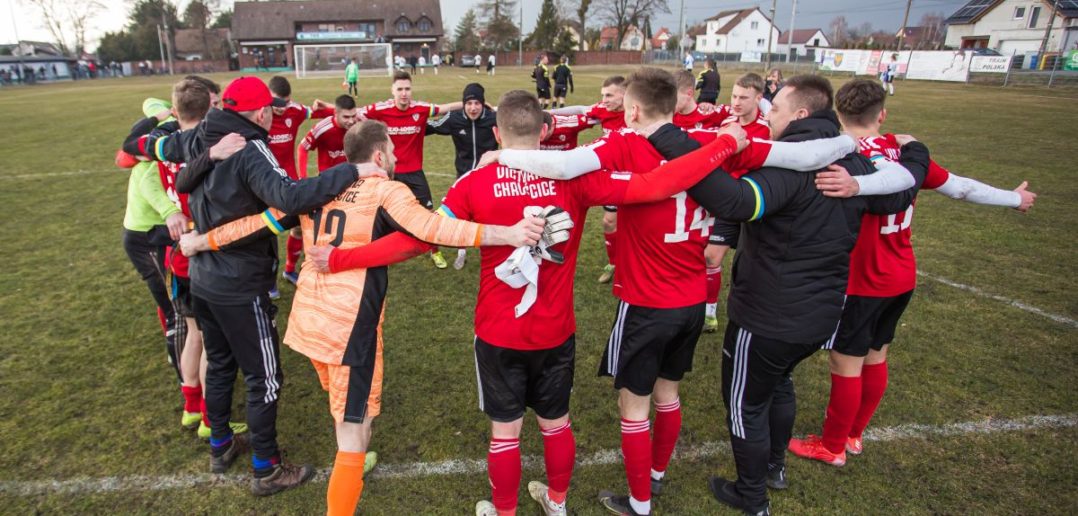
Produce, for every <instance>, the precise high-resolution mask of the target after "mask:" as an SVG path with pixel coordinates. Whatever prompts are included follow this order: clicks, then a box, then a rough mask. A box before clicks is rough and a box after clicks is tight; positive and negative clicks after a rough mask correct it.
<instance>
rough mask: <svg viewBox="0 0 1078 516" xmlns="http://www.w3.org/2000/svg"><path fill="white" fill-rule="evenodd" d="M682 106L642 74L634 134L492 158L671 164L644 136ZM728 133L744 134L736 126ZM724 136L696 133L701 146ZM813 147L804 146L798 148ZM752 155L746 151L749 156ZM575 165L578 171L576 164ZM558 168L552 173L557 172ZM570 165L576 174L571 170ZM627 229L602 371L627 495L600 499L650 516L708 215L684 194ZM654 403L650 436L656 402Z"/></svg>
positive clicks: (673, 425) (738, 164)
mask: <svg viewBox="0 0 1078 516" xmlns="http://www.w3.org/2000/svg"><path fill="white" fill-rule="evenodd" d="M676 103H677V83H676V82H675V80H674V78H673V76H672V75H671V74H670V73H668V72H666V71H662V70H659V69H655V68H644V69H641V70H640V71H638V72H636V73H634V74H633V75H632V76H630V78H629V81H628V87H627V91H626V93H625V105H626V108H625V113H626V124H627V125H628V126H629V129H624V130H621V131H617V132H613V133H610V134H609V135H606V136H604V137H603V138H601V139H600V140H599V141H597V142H596V143H594V144H592V145H590V146H587V147H583V148H580V149H577V150H575V151H569V152H559V153H550V152H543V151H538V152H520V151H514V150H509V149H507V150H503V151H501V152H499V153H497V154H495V155H494V157H497V158H499V159H500V160H501V162H502V163H503V164H505V165H508V166H511V167H521V168H524V169H526V170H532V171H535V172H536V173H539V174H541V175H547V174H550V173H551V172H553V174H552V175H555V176H557V175H558V174H563V173H567V172H568V175H573V174H575V173H576V172H586V171H588V170H595V169H599V168H604V169H609V170H625V171H630V172H632V173H636V172H641V171H647V170H651V169H653V168H655V167H657V166H658V165H659V164H661V163H662V162H663V161H665V160H664V159H663V157H662V155H661V154H660V153H659V152H658V151H657V150H655V148H654V147H653V146H652V145H651V144H650V142H648V140H647V137H646V136H645V133H646V132H647V131H649V130H651V129H653V128H657V127H660V126H662V125H663V124H667V123H670V122H671V120H672V118H673V113H674V107H675V105H676ZM730 128H731V129H732V130H737V131H739V132H741V128H740V126H739V125H738V124H731V125H730ZM717 134H718V133H716V132H713V131H692V132H690V135H691V136H692V137H693V138H694V139H696V140H697V141H699V142H701V143H703V142H708V141H712V140H714V138H715V137H716V135H717ZM829 144H830V145H831V148H832V150H833V152H826V153H820V154H819V155H817V156H816V157H817V159H818V161H816V162H814V163H809V164H807V165H806V164H805V163H799V164H798V165H797V168H801V169H804V170H818V169H819V168H822V167H823V166H824V165H826V164H828V163H830V162H831V161H832V160H833V159H835V158H836V157H838V156H842V155H844V154H846V153H847V152H848V151H849V150H850V149H851V148H852V147H853V145H852V141H851V140H850V139H849V138H844V137H840V138H836V139H834V140H833V141H831V142H829ZM772 145H773V144H772V143H771V142H764V141H757V142H753V143H752V144H751V145H750V146H749V147H748V148H747V149H746V150H745V151H743V152H742V153H739V154H738V155H736V156H734V157H733V158H731V159H729V160H727V162H726V164H724V166H723V168H724V169H727V170H738V169H742V168H744V169H754V168H759V167H761V166H763V165H765V164H768V163H771V162H777V161H778V159H772V158H777V157H778V156H779V155H782V154H791V155H793V154H807V153H806V152H801V153H798V152H796V151H794V152H790V150H791V149H790V148H788V147H782V148H783V149H785V150H786V152H774V149H775V147H772ZM802 150H803V151H805V150H807V147H805V148H803V149H802ZM746 153H747V154H746ZM573 161H579V162H580V164H579V166H576V165H571V162H573ZM559 167H560V168H561V170H556V169H558V168H559ZM570 168H573V169H574V170H569V169H570ZM620 211H621V218H622V224H621V225H622V230H621V231H622V232H623V237H624V239H625V240H624V241H625V242H626V243H627V244H628V245H626V246H623V247H620V248H619V249H618V253H617V254H616V255H615V257H614V259H615V265H616V266H617V268H618V269H617V270H618V271H619V272H618V276H617V278H616V279H615V282H614V294H615V296H617V297H618V298H619V299H620V300H621V303H619V306H618V312H617V317H616V319H615V321H614V327H613V329H612V331H611V335H610V338H609V341H608V344H607V348H606V351H605V352H604V355H603V360H602V363H601V364H600V374H602V375H604V376H613V377H614V387H615V388H616V389H618V391H619V394H618V397H619V399H618V405H619V409H620V413H621V432H622V433H621V435H622V455H623V456H624V459H625V471H626V476H627V477H628V483H629V490H630V495H629V496H616V495H614V494H613V493H604V494H602V495H600V496H601V499H602V503H603V505H604V506H605V507H606V508H607V509H608V510H610V511H611V512H614V513H616V514H650V513H651V496H652V493H653V492H658V491H659V490H661V484H662V479H663V477H664V475H665V472H666V469H667V466H668V464H669V461H670V457H671V455H672V454H673V451H674V447H675V445H676V443H677V437H678V434H679V432H680V429H681V404H680V399H679V396H678V386H679V382H680V381H681V379H682V378H683V376H684V374H685V373H686V372H688V371H690V370H691V369H692V358H693V354H694V351H695V347H696V341H697V339H698V337H699V335H700V331H701V329H702V327H703V315H704V314H703V304H704V300H705V297H706V295H705V277H706V276H705V272H706V267H705V263H704V256H703V254H704V247H705V246H706V243H707V240H708V232H709V231H710V229H711V225H712V218H711V217H710V215H708V213H707V212H706V211H705V210H704V209H703V208H702V207H701V206H699V205H698V204H697V203H696V202H695V201H694V200H693V199H692V198H690V197H689V196H688V195H687V194H686V193H685V192H684V191H682V192H678V193H676V194H675V195H673V196H671V197H668V198H665V199H663V200H660V201H658V202H653V203H648V204H638V205H632V206H624V207H622V208H621V210H620ZM653 397H654V403H655V406H656V417H655V428H654V439H653V438H652V436H651V435H650V432H649V430H650V421H649V417H648V416H649V413H650V405H651V402H652V398H653Z"/></svg>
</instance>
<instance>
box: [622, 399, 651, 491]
mask: <svg viewBox="0 0 1078 516" xmlns="http://www.w3.org/2000/svg"><path fill="white" fill-rule="evenodd" d="M649 427H650V423H649V421H648V420H647V419H645V420H643V421H630V420H628V419H625V418H622V420H621V454H622V456H623V458H624V460H625V477H626V479H628V481H629V494H630V495H632V497H633V498H635V499H636V500H637V501H641V502H646V501H650V500H651V435H650V433H649V432H648V430H649Z"/></svg>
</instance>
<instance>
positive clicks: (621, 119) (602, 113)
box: [584, 104, 625, 135]
mask: <svg viewBox="0 0 1078 516" xmlns="http://www.w3.org/2000/svg"><path fill="white" fill-rule="evenodd" d="M584 116H586V117H588V118H590V119H593V120H598V121H599V125H601V126H602V127H603V134H604V135H607V134H610V133H611V132H613V131H619V130H621V129H625V110H624V109H621V110H618V111H610V110H609V109H606V107H604V106H603V105H602V104H595V105H594V106H592V107H591V109H589V110H588V112H587V113H585V114H584Z"/></svg>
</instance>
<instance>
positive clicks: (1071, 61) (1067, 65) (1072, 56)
mask: <svg viewBox="0 0 1078 516" xmlns="http://www.w3.org/2000/svg"><path fill="white" fill-rule="evenodd" d="M1063 69H1064V70H1071V71H1078V50H1071V51H1070V52H1068V53H1067V60H1066V61H1065V62H1064V63H1063Z"/></svg>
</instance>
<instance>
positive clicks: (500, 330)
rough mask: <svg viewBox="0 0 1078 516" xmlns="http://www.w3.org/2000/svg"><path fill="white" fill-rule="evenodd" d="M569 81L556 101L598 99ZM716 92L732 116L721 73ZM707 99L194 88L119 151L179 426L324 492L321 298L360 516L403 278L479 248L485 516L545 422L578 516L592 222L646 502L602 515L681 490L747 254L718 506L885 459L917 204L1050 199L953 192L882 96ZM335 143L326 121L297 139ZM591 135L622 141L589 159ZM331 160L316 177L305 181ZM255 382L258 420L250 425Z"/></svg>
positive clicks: (664, 87) (217, 457)
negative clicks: (313, 420) (704, 369)
mask: <svg viewBox="0 0 1078 516" xmlns="http://www.w3.org/2000/svg"><path fill="white" fill-rule="evenodd" d="M544 59H545V57H544ZM545 65H546V62H545V61H543V62H542V63H541V65H540V66H541V67H542V72H543V76H544V77H545V76H546V68H545ZM559 69H560V67H559ZM564 70H565V73H562V74H555V75H554V77H558V78H566V79H567V80H568V81H569V82H568V84H569V85H570V87H572V86H571V84H572V83H571V80H572V79H571V71H569V70H568V66H567V65H565V69H564ZM539 71H540V69H539V68H538V67H537V70H536V72H535V73H533V78H537V77H538V76H539V75H540V73H539ZM709 77H710V76H709ZM709 80H710V79H709ZM714 81H715V89H716V90H717V88H718V85H717V82H718V75H717V72H716V73H715V78H714ZM699 82H700V80H699V79H698V78H697V77H694V76H693V75H692V73H691V72H689V71H681V72H677V73H674V74H671V73H669V72H667V71H664V70H660V69H657V68H640V69H638V70H636V71H635V72H633V73H632V74H630V75H629V76H628V77H621V76H614V77H610V78H608V79H606V80H605V81H604V82H603V85H602V89H601V91H600V95H601V101H600V102H598V103H597V104H595V105H592V106H564V93H565V88H564V87H560V88H559V87H557V86H556V87H555V92H556V93H555V95H554V97H555V99H556V100H555V102H554V104H555V105H556V106H558V107H556V108H555V109H552V110H550V111H545V110H544V108H545V107H549V106H548V104H549V100H547V101H545V102H544V100H543V93H544V91H543V88H544V87H545V88H546V94H547V99H549V93H550V92H549V86H550V85H549V82H547V83H545V84H541V83H538V82H537V88H538V93H539V95H538V96H537V95H535V94H532V93H529V92H525V91H522V90H512V91H508V92H506V93H504V94H503V95H502V96H501V97H500V99H499V100H498V102H497V105H491V104H489V103H488V102H487V100H486V98H485V89H484V88H483V86H482V85H480V84H476V83H473V84H469V85H468V86H466V87H465V89H464V91H463V94H462V98H461V101H460V102H452V103H447V104H438V105H436V104H429V103H425V102H421V101H417V100H414V99H413V97H412V93H413V92H412V80H411V76H410V75H409V74H408V73H406V72H403V71H398V72H396V73H395V74H394V76H393V80H392V86H391V93H392V98H390V99H388V100H386V101H384V102H378V103H375V104H371V105H369V106H365V107H360V106H357V105H356V103H355V100H354V98H353V97H352V96H349V95H342V96H340V97H338V98H337V99H335V100H334V102H333V103H326V102H322V101H319V100H316V101H314V102H313V103H312V104H311V105H310V106H305V105H302V104H299V103H297V102H295V101H293V100H292V98H291V87H290V85H289V83H288V81H287V80H286V79H284V78H283V77H274V78H272V79H271V80H270V81H269V83H268V85H267V84H266V83H264V82H263V81H262V80H261V79H259V78H257V77H240V78H237V79H235V80H233V81H232V82H231V83H230V84H229V85H228V86H227V87H226V88H225V89H224V90H223V92H222V91H221V90H220V89H219V87H218V86H217V85H216V84H214V83H213V82H211V81H209V80H207V79H205V78H202V77H197V76H189V77H187V78H185V79H183V80H181V81H179V82H177V83H176V84H175V85H174V87H173V90H172V98H171V102H166V101H163V100H157V99H147V101H146V102H144V104H143V114H144V115H145V118H143V119H141V120H139V121H137V122H136V123H135V125H134V126H133V127H132V130H131V133H130V134H129V135H128V136H127V138H126V139H125V140H124V142H123V148H122V151H121V152H119V153H118V154H117V163H118V164H119V165H121V166H123V167H125V168H130V169H131V179H130V182H129V186H128V208H127V215H126V216H125V220H124V226H125V232H124V247H125V250H126V251H127V252H128V255H129V257H130V259H131V261H132V263H133V264H134V265H135V268H136V270H137V271H138V272H139V274H140V275H141V276H142V278H143V280H144V281H145V282H146V284H147V287H148V288H149V290H150V292H151V294H152V295H153V297H154V300H155V302H156V304H157V306H158V311H159V315H160V318H161V324H162V328H163V330H164V333H165V338H166V344H167V349H168V352H169V358H170V362H171V363H172V364H173V366H174V368H175V369H176V374H177V377H178V379H179V382H180V384H181V392H182V395H183V397H184V411H183V415H182V418H181V424H182V426H184V427H185V428H190V429H195V428H198V430H197V431H198V434H199V435H200V436H202V437H204V438H206V439H208V440H209V447H210V469H211V471H212V472H214V473H223V472H225V471H227V470H228V469H229V468H230V467H231V466H232V464H233V463H234V462H235V461H236V460H237V459H238V458H239V457H240V456H241V455H243V454H244V453H245V452H247V451H248V450H250V451H251V464H252V471H253V476H252V481H251V491H252V493H254V494H255V495H270V494H274V493H277V492H280V491H282V490H285V489H289V488H293V487H296V486H299V485H301V484H303V483H305V482H306V481H308V480H309V479H310V478H311V477H312V476H313V474H314V468H312V467H311V466H309V465H296V464H289V463H287V462H285V461H283V460H282V458H281V454H280V452H279V450H278V443H277V432H276V420H277V404H278V403H277V402H278V398H279V396H280V395H281V385H282V382H283V374H282V372H281V367H280V364H281V362H280V356H279V340H280V338H279V336H278V332H277V327H276V322H275V316H276V312H277V308H276V306H275V305H274V304H273V302H272V299H273V297H274V295H275V292H276V284H277V276H278V274H280V275H281V276H282V277H283V278H284V279H286V280H287V281H289V282H290V283H293V284H295V286H296V293H295V296H294V300H293V305H292V309H291V312H290V315H289V319H288V329H287V331H286V332H285V334H284V337H283V341H284V343H285V345H287V346H288V347H290V348H292V350H293V351H296V352H298V353H300V354H302V355H304V356H306V357H307V358H308V359H310V361H311V364H312V366H313V368H314V369H315V371H316V373H317V375H318V378H319V380H320V382H321V385H322V387H323V389H324V390H325V391H326V392H327V394H328V405H329V412H330V414H331V416H332V417H333V420H334V423H335V434H336V439H337V451H336V457H335V460H334V461H333V469H332V473H331V475H330V478H329V484H328V487H327V494H326V501H327V513H328V514H332V515H337V514H353V513H354V512H355V510H356V508H357V506H358V504H359V502H360V498H361V495H362V492H363V487H364V473H365V472H366V471H369V469H370V468H371V467H374V464H375V463H376V461H377V458H376V454H375V453H374V452H373V451H370V445H371V442H372V426H371V425H372V421H373V419H374V418H376V417H377V416H378V415H379V414H380V411H381V405H382V389H383V362H382V351H383V341H384V340H386V341H389V342H390V343H392V341H393V338H394V336H393V335H392V334H391V333H390V334H388V335H383V331H382V321H383V320H384V316H385V300H386V296H387V294H388V289H389V283H388V274H389V273H388V269H389V266H390V265H392V264H394V263H399V262H401V261H404V260H408V259H410V258H413V257H416V256H420V255H424V254H429V256H431V259H432V260H433V261H434V264H435V265H436V266H437V267H438V268H445V267H447V262H446V260H445V258H444V257H443V256H442V254H441V252H440V251H439V250H438V247H437V246H445V247H451V248H457V249H458V254H457V258H456V261H455V262H454V267H455V268H457V269H461V268H463V266H464V263H465V260H466V256H467V255H466V253H465V251H464V249H465V248H468V247H480V251H479V260H480V277H479V291H478V294H477V298H476V303H475V307H476V308H475V316H474V326H475V332H474V333H475V338H474V343H473V349H474V357H475V364H476V382H477V386H476V387H477V401H478V406H479V409H480V410H481V411H482V412H483V413H485V414H486V416H487V417H488V418H489V420H490V422H491V432H490V442H489V452H488V455H487V471H488V477H489V484H490V486H491V493H490V497H489V499H483V500H480V501H479V502H478V503H477V504H476V508H475V510H476V514H477V516H504V515H512V514H516V511H517V506H518V490H519V485H520V482H521V476H522V469H521V449H520V441H519V439H520V433H521V430H522V427H523V420H524V416H525V414H526V412H527V410H528V409H529V408H530V409H531V410H532V411H533V412H534V414H535V417H536V420H537V422H538V426H539V428H540V431H541V433H542V441H543V458H544V465H545V470H546V479H545V482H542V481H539V480H533V481H531V482H529V483H528V485H527V487H528V492H529V495H530V497H531V498H532V499H533V500H534V501H535V502H537V503H538V504H539V506H540V507H541V509H542V511H543V513H544V514H548V515H563V514H568V509H567V504H568V498H569V496H568V494H569V491H570V486H571V481H572V475H573V469H574V465H575V461H576V444H575V437H574V433H573V428H572V424H571V418H570V414H569V412H570V402H571V397H572V387H573V381H574V376H575V358H576V339H575V335H576V320H575V317H574V299H573V288H574V278H575V275H576V264H577V257H578V250H579V246H580V243H581V238H582V236H583V231H582V230H583V227H584V223H585V220H586V217H587V215H588V212H589V208H591V207H594V206H602V207H603V221H602V222H603V232H604V241H605V247H606V250H607V255H608V265H607V266H606V267H605V268H604V270H603V275H602V277H601V278H600V280H601V281H603V282H605V281H610V282H612V286H613V294H614V295H615V296H616V297H617V298H618V300H619V303H618V305H617V308H616V310H615V313H614V314H612V315H613V317H611V321H612V322H611V329H610V332H609V338H608V339H607V345H606V347H605V350H604V353H603V357H602V360H601V361H600V367H599V371H598V372H599V374H600V375H602V376H609V377H611V378H612V384H613V387H614V388H615V389H616V391H617V396H616V397H617V400H616V403H617V406H618V410H619V414H620V422H619V423H617V424H620V428H621V443H620V445H621V451H622V457H623V465H624V471H625V476H626V481H627V489H624V488H622V489H616V490H610V491H603V492H601V493H599V502H600V503H601V504H602V506H603V507H604V508H605V509H606V510H608V511H610V512H611V513H613V514H623V515H644V514H651V513H652V503H651V501H652V497H653V496H660V495H661V494H662V493H663V492H664V484H666V483H667V482H671V481H673V482H676V480H674V479H671V478H670V477H668V476H667V475H666V472H667V469H668V467H669V465H670V462H671V459H672V457H673V452H674V450H675V448H676V445H677V442H678V437H679V434H680V431H681V421H682V410H683V407H682V405H681V401H680V398H679V395H678V392H679V384H680V382H682V381H691V379H688V378H687V377H686V375H687V373H689V372H690V371H691V370H692V366H693V356H694V353H695V349H696V345H697V341H698V340H699V338H700V335H701V333H702V332H704V331H717V329H718V326H719V325H718V316H717V306H718V303H719V293H720V291H721V282H722V268H721V264H722V262H723V259H724V256H725V254H727V253H728V252H730V250H731V249H736V252H735V253H734V257H733V275H732V287H731V289H730V295H729V298H728V300H727V303H726V306H727V317H728V321H727V324H726V333H725V337H724V342H723V352H722V395H723V401H724V405H725V408H726V414H725V417H726V426H727V430H728V431H729V438H730V444H731V447H732V449H733V456H734V460H735V463H736V467H737V478H736V479H732V480H728V479H724V478H721V477H717V476H715V477H712V478H711V480H710V485H709V487H710V490H711V493H712V494H713V495H714V497H715V498H716V500H717V501H718V502H720V503H722V504H724V505H726V506H729V507H732V508H734V509H736V510H739V511H743V512H745V513H747V514H769V513H770V504H769V495H768V492H769V489H770V490H782V489H785V488H786V487H787V486H788V483H789V480H788V479H787V477H786V469H785V456H786V451H787V449H789V450H790V451H791V452H792V453H794V454H795V455H797V456H799V457H804V458H808V459H813V460H818V461H822V462H825V463H827V464H831V465H834V466H842V465H844V464H845V462H846V458H847V453H850V454H860V453H862V451H863V450H864V447H863V443H862V439H861V436H862V432H863V431H864V430H865V428H866V427H867V425H868V423H869V422H870V420H871V418H872V416H873V414H874V413H875V411H876V409H877V407H878V406H879V403H880V400H881V399H882V397H883V395H884V391H885V389H886V386H887V361H886V358H887V349H888V346H889V344H890V343H891V341H892V340H893V339H894V337H895V330H896V328H897V325H898V321H899V318H900V317H901V315H902V313H903V311H904V310H905V308H906V306H907V304H908V303H909V301H910V298H911V296H912V292H913V290H914V287H915V282H916V281H915V280H916V275H915V274H916V269H915V262H914V255H913V251H912V245H911V239H910V236H911V221H912V216H913V206H914V204H915V200H916V195H917V193H918V190H920V189H934V190H936V191H938V192H940V193H943V194H944V195H947V196H949V197H952V198H955V199H965V200H967V201H970V202H975V203H978V204H986V205H994V206H1006V207H1010V208H1014V209H1017V210H1020V211H1023V212H1024V211H1026V210H1028V209H1029V208H1030V207H1031V206H1032V204H1033V202H1034V200H1035V197H1036V195H1035V194H1033V193H1031V192H1028V191H1027V190H1026V185H1025V183H1023V184H1022V185H1021V186H1019V187H1018V188H1017V189H1015V190H1013V191H1006V190H1000V189H997V188H993V187H991V186H988V185H985V184H983V183H980V182H977V181H975V180H972V179H968V178H964V177H961V176H958V175H956V174H953V173H950V172H949V171H947V170H946V169H944V168H942V167H940V166H939V165H937V164H936V163H935V162H934V161H933V160H931V159H930V157H929V151H928V148H927V147H926V146H925V145H924V144H923V143H921V142H919V141H917V140H916V139H915V138H913V137H911V136H908V135H892V134H889V133H884V132H883V130H882V127H881V126H882V124H883V123H884V122H885V120H886V115H887V111H886V109H885V108H884V102H885V100H886V97H887V92H886V90H884V89H883V87H881V86H880V83H878V82H876V81H873V80H862V79H855V80H852V81H850V82H848V83H846V84H845V85H844V86H842V88H840V89H839V90H838V92H837V93H836V92H834V91H833V89H832V86H831V84H830V82H829V81H828V80H827V79H824V78H822V77H819V76H813V75H802V76H796V77H792V78H790V79H789V80H787V81H786V82H785V83H784V84H783V85H782V86H781V88H779V89H777V90H775V92H774V95H773V96H772V97H771V101H770V102H767V101H764V100H763V97H764V93H765V90H766V89H768V88H769V86H768V85H767V84H766V83H765V81H764V79H763V78H761V77H760V76H759V75H756V74H752V73H750V74H745V75H743V76H741V77H739V78H738V79H737V80H736V81H735V86H734V87H733V90H732V94H731V98H730V103H729V104H718V103H716V99H714V98H700V99H695V98H694V96H695V95H694V93H695V89H697V88H698V84H699ZM558 93H561V96H560V97H559V96H558ZM761 106H764V109H767V112H766V114H765V113H764V112H763V110H761ZM311 118H319V119H321V120H320V121H319V122H318V123H316V124H315V125H314V127H313V128H312V129H311V130H310V132H309V133H307V134H306V136H305V137H303V138H302V139H299V138H298V136H299V129H300V126H301V125H302V124H303V123H304V122H305V121H306V120H308V119H311ZM595 126H601V127H602V129H603V135H602V136H601V137H600V138H598V139H597V140H596V141H594V142H592V143H590V144H586V145H583V146H581V145H579V141H578V139H579V134H580V133H581V132H582V131H584V130H586V129H588V128H591V127H595ZM438 134H440V135H450V136H452V138H453V143H454V147H455V150H456V154H455V165H456V170H457V180H456V182H455V183H454V184H453V185H452V187H450V189H449V191H448V192H447V193H446V195H445V197H444V198H443V199H442V201H441V203H438V204H436V203H435V202H434V199H433V197H432V193H431V190H430V187H429V185H428V183H427V179H426V176H425V173H424V169H423V141H424V137H425V136H426V135H438ZM297 144H298V148H299V150H298V152H297V150H296V148H297ZM312 150H316V151H317V154H318V158H317V167H318V170H319V174H318V176H316V177H306V175H307V174H306V171H307V165H308V156H309V153H310V152H311V151H312ZM297 158H298V161H299V166H298V167H297V165H296V161H297ZM284 233H287V238H286V260H285V267H284V270H283V271H278V264H279V259H278V250H277V245H278V237H277V235H280V234H284ZM302 256H305V258H304V262H305V263H304V266H303V267H302V270H300V271H299V272H298V273H297V264H298V263H299V260H300V258H301V257H302ZM390 345H392V344H390ZM819 349H827V350H828V352H829V353H830V356H831V360H830V364H831V380H832V382H831V393H830V401H829V404H828V406H827V413H826V419H825V421H824V427H823V431H822V435H821V436H815V435H810V436H807V437H804V438H795V437H793V435H792V430H793V424H794V417H795V413H796V399H795V396H794V389H793V381H792V379H791V373H792V371H793V369H794V368H795V367H796V366H797V364H798V363H799V362H801V361H802V360H804V359H805V358H807V357H808V356H810V355H811V354H813V353H814V352H816V351H817V350H819ZM241 369H242V371H243V375H244V383H245V387H246V390H247V396H246V416H247V421H246V424H243V423H239V422H232V417H231V406H232V399H233V392H232V390H233V385H234V384H235V379H236V375H237V374H238V372H239V370H241ZM589 401H593V400H589ZM614 402H615V400H609V401H608V403H614ZM653 405H654V416H652V406H653ZM687 409H689V410H691V408H687ZM611 424H615V423H614V422H611ZM574 503H582V502H574Z"/></svg>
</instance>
